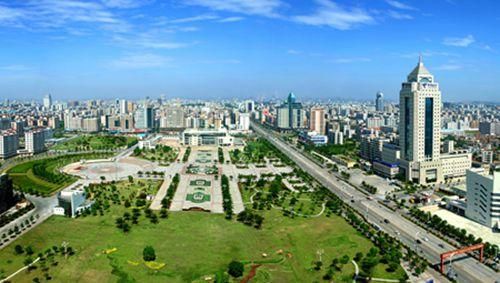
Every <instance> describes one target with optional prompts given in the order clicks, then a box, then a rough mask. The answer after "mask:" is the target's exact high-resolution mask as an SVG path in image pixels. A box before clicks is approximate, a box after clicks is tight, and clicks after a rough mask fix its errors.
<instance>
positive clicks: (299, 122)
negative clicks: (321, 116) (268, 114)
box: [276, 93, 306, 130]
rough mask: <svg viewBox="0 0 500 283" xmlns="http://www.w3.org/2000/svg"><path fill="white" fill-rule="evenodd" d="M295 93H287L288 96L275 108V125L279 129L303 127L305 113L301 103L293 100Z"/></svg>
mask: <svg viewBox="0 0 500 283" xmlns="http://www.w3.org/2000/svg"><path fill="white" fill-rule="evenodd" d="M295 100H296V99H295V94H293V93H290V94H288V98H287V100H286V101H285V103H283V104H282V105H280V106H279V107H278V109H277V117H276V118H277V119H276V123H277V124H276V126H277V128H278V129H279V130H293V129H303V128H305V122H306V115H305V112H304V109H302V104H301V103H300V102H296V101H295Z"/></svg>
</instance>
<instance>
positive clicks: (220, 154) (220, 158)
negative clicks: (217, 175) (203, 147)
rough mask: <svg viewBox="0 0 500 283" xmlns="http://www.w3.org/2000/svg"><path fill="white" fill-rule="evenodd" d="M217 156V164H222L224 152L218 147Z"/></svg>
mask: <svg viewBox="0 0 500 283" xmlns="http://www.w3.org/2000/svg"><path fill="white" fill-rule="evenodd" d="M217 154H218V155H219V163H224V151H223V150H222V148H221V147H219V149H218V152H217Z"/></svg>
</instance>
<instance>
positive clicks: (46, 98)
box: [43, 93, 52, 109]
mask: <svg viewBox="0 0 500 283" xmlns="http://www.w3.org/2000/svg"><path fill="white" fill-rule="evenodd" d="M43 107H45V108H46V109H50V107H52V95H50V93H49V94H47V95H45V96H44V97H43Z"/></svg>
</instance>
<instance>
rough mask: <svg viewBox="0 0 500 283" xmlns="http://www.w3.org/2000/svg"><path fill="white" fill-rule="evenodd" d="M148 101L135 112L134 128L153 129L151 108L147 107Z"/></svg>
mask: <svg viewBox="0 0 500 283" xmlns="http://www.w3.org/2000/svg"><path fill="white" fill-rule="evenodd" d="M148 100H149V99H146V101H145V102H144V106H143V107H142V108H139V109H137V111H136V112H135V127H136V128H138V129H152V128H153V127H154V119H155V117H154V115H153V114H154V112H153V107H151V105H149V103H148Z"/></svg>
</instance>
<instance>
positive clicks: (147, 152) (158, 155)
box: [134, 145, 179, 165]
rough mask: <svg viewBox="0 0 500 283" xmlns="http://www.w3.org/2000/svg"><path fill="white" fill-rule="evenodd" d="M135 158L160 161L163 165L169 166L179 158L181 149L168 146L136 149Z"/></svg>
mask: <svg viewBox="0 0 500 283" xmlns="http://www.w3.org/2000/svg"><path fill="white" fill-rule="evenodd" d="M134 156H136V157H139V158H144V159H146V160H151V161H153V162H154V161H158V162H159V163H160V164H162V165H168V164H169V163H171V162H174V161H175V160H176V159H177V157H178V156H179V149H178V148H173V147H170V146H167V145H157V146H156V148H154V149H146V148H143V149H140V148H136V149H135V150H134Z"/></svg>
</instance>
